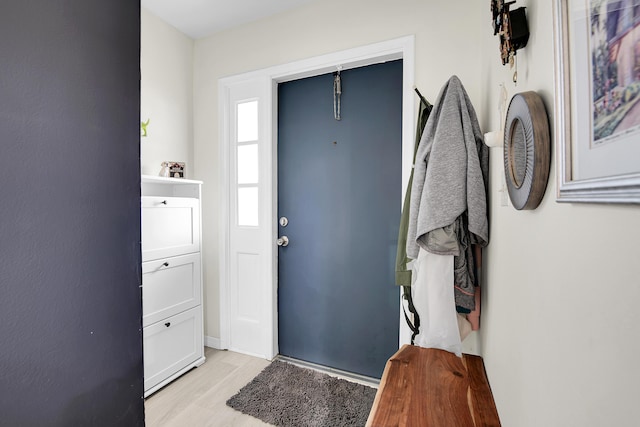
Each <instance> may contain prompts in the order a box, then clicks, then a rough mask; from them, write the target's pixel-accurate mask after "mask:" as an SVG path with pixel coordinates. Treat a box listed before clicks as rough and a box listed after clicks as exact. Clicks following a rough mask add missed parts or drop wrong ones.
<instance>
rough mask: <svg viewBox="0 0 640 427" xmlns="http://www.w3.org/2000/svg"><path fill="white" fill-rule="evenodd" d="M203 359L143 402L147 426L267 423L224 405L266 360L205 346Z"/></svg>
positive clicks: (241, 426)
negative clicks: (204, 358)
mask: <svg viewBox="0 0 640 427" xmlns="http://www.w3.org/2000/svg"><path fill="white" fill-rule="evenodd" d="M205 357H206V359H207V360H206V361H205V363H204V364H203V365H201V366H200V367H198V368H196V369H192V370H191V371H189V372H187V373H186V374H185V375H183V376H182V377H180V378H178V379H177V380H175V381H173V382H172V383H171V384H169V385H167V386H166V387H164V388H163V389H161V390H160V391H158V392H156V393H154V394H153V395H151V396H149V397H148V398H147V399H146V401H145V405H144V406H145V419H146V425H147V427H185V426H189V427H218V426H219V427H236V426H238V427H253V426H269V425H270V424H266V423H264V422H262V421H260V420H258V419H256V418H253V417H251V416H249V415H244V414H242V413H240V412H238V411H236V410H234V409H231V408H229V407H228V406H227V405H226V402H227V399H229V398H230V397H231V396H233V395H234V394H236V393H237V392H238V390H240V389H241V388H242V387H243V386H244V385H246V384H247V383H248V382H249V381H251V380H252V379H253V377H255V376H256V375H258V374H259V373H260V372H261V371H262V370H263V369H264V368H266V367H267V365H268V364H269V361H267V360H264V359H259V358H256V357H251V356H246V355H243V354H238V353H233V352H229V351H219V350H214V349H212V348H208V347H205Z"/></svg>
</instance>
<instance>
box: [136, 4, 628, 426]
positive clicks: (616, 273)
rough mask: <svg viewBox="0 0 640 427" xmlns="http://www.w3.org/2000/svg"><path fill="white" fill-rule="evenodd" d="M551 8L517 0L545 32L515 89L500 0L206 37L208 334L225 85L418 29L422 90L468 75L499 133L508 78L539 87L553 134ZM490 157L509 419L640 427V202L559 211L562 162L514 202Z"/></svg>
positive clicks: (493, 326) (492, 368)
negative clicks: (223, 81)
mask: <svg viewBox="0 0 640 427" xmlns="http://www.w3.org/2000/svg"><path fill="white" fill-rule="evenodd" d="M551 3H552V2H542V1H537V2H535V1H533V0H529V1H522V0H520V1H519V2H518V4H519V5H527V6H528V14H529V24H530V27H531V32H532V33H533V34H532V37H531V39H530V42H529V46H527V48H525V49H524V50H523V51H521V52H520V53H519V54H518V62H519V67H518V74H519V81H518V85H517V86H514V84H513V83H512V82H511V75H512V71H511V70H509V68H508V67H503V66H502V65H501V61H500V57H499V53H498V47H497V43H498V42H497V38H496V37H494V36H493V31H492V27H491V18H490V12H489V2H479V1H476V0H464V1H435V0H433V1H426V0H423V1H418V0H414V1H411V0H394V1H390V0H389V1H371V0H368V1H367V0H351V1H319V2H316V3H314V4H310V5H308V6H306V7H303V8H301V9H298V10H296V11H293V12H289V13H285V14H282V15H279V16H276V17H273V18H269V19H266V20H263V21H259V22H256V23H253V24H250V25H246V26H243V27H240V28H236V29H233V30H229V31H226V32H223V33H220V34H217V35H214V36H212V37H209V38H207V39H203V40H199V41H196V43H195V53H194V64H195V65H194V105H195V107H194V138H195V145H194V162H195V164H194V166H195V176H194V177H195V178H197V179H202V180H204V181H205V185H204V188H203V191H204V196H203V197H204V222H203V232H204V242H205V243H204V247H203V254H204V274H205V300H206V302H205V307H206V325H205V327H206V334H207V335H208V336H209V337H213V338H216V337H218V336H219V319H218V278H217V276H218V261H217V251H218V246H217V245H218V222H219V220H218V210H217V206H218V203H217V200H218V183H219V179H218V126H217V123H218V116H217V114H218V111H217V102H218V100H217V96H218V93H217V81H218V79H219V78H221V77H225V76H229V75H233V74H237V73H243V72H246V71H250V70H255V69H260V68H264V67H268V66H272V65H276V64H282V63H287V62H291V61H294V60H298V59H302V58H307V57H312V56H316V55H320V54H324V53H329V52H334V51H338V50H342V49H346V48H351V47H356V46H361V45H365V44H369V43H373V42H378V41H383V40H387V39H391V38H396V37H399V36H404V35H408V34H415V37H416V70H415V71H416V84H417V86H418V87H419V88H420V90H421V91H422V92H423V94H424V95H426V96H427V97H428V98H429V99H431V100H435V97H436V95H437V93H438V90H439V89H440V87H441V86H442V84H443V83H444V82H445V81H446V80H447V78H448V77H449V76H450V75H452V74H457V75H458V76H459V77H460V78H461V80H462V81H463V83H464V84H465V87H466V88H467V91H468V92H469V95H470V97H471V100H472V102H473V103H474V105H475V107H476V110H477V111H478V114H479V117H480V120H481V125H482V127H483V129H484V130H485V131H489V130H493V129H495V128H497V127H498V125H499V123H500V119H499V117H498V110H497V104H498V84H499V83H500V82H504V83H505V85H506V87H507V89H508V92H509V96H512V95H513V94H514V93H516V92H519V91H525V90H535V91H537V92H538V93H540V94H541V95H542V97H543V99H544V101H545V104H546V106H547V109H548V112H549V114H550V117H551V125H552V126H553V123H554V120H553V113H554V107H553V96H554V87H553V82H554V77H553V33H552V22H553V14H552V10H551ZM143 22H144V21H143ZM553 144H554V145H555V141H553ZM491 154H492V158H491V183H490V187H491V191H490V199H491V201H490V213H491V243H490V246H489V248H488V249H487V251H486V264H485V276H486V283H485V287H484V292H483V314H482V328H481V332H480V333H479V335H477V336H476V339H477V341H478V345H479V348H478V349H477V350H479V352H480V353H481V354H483V356H484V359H485V364H486V368H487V371H488V375H489V379H490V382H491V386H492V389H493V392H494V395H495V399H496V403H497V405H498V410H499V412H500V416H501V419H502V424H503V425H505V426H509V427H540V426H545V427H547V426H562V427H564V426H594V427H595V426H605V425H606V426H609V425H611V426H613V425H615V426H631V425H636V424H637V420H638V419H640V409H639V408H640V405H639V404H638V403H637V402H636V401H637V400H638V398H639V397H640V392H639V391H638V384H640V369H638V367H637V364H636V361H637V360H638V356H637V355H638V354H639V353H640V344H638V340H637V339H635V336H636V335H637V334H636V332H635V328H634V327H635V325H636V323H637V322H635V320H636V318H637V315H636V313H635V309H636V304H637V303H638V302H639V301H640V257H639V254H640V250H639V249H638V247H637V244H638V243H637V242H638V241H640V227H639V226H638V224H639V220H640V208H638V207H629V206H604V205H589V204H586V205H585V204H558V203H556V202H555V186H556V174H555V154H554V156H553V160H552V172H551V176H550V180H549V186H548V189H547V193H546V195H545V198H544V200H543V201H542V204H541V205H540V207H539V208H538V209H537V210H535V211H529V212H519V211H516V210H515V209H513V208H512V207H509V206H507V207H503V206H501V203H500V200H501V197H500V195H501V193H500V192H499V190H500V188H501V183H502V179H503V178H502V150H501V149H500V148H496V149H492V151H491Z"/></svg>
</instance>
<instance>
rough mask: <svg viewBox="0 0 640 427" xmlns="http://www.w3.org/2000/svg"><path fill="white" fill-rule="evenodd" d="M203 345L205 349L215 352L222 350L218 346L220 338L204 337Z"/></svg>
mask: <svg viewBox="0 0 640 427" xmlns="http://www.w3.org/2000/svg"><path fill="white" fill-rule="evenodd" d="M204 345H205V347H209V348H215V349H216V350H224V349H223V348H222V345H221V344H220V338H215V337H208V336H206V335H205V337H204Z"/></svg>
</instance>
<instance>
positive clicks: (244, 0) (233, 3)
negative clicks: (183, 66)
mask: <svg viewBox="0 0 640 427" xmlns="http://www.w3.org/2000/svg"><path fill="white" fill-rule="evenodd" d="M141 1H142V7H144V8H145V9H147V10H148V11H150V12H151V13H153V14H154V15H156V16H157V17H159V18H160V19H162V20H163V21H165V22H167V23H169V24H171V25H172V26H174V27H176V28H177V29H178V30H180V31H181V32H183V33H185V34H186V35H188V36H189V37H191V38H193V39H199V38H202V37H206V36H209V35H211V34H213V33H216V32H218V31H222V30H224V29H227V28H231V27H234V26H237V25H241V24H245V23H247V22H251V21H255V20H258V19H260V18H265V17H267V16H271V15H275V14H278V13H280V12H284V11H286V10H289V9H293V8H295V7H298V6H301V5H304V4H306V3H310V2H312V1H314V0H141Z"/></svg>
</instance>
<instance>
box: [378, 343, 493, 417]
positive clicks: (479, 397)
mask: <svg viewBox="0 0 640 427" xmlns="http://www.w3.org/2000/svg"><path fill="white" fill-rule="evenodd" d="M391 426H398V427H494V426H498V427H499V426H500V419H499V418H498V411H497V410H496V406H495V403H494V401H493V395H492V394H491V388H490V387H489V382H488V380H487V375H486V373H485V370H484V363H483V362H482V358H481V357H479V356H472V355H469V354H464V355H463V357H462V358H459V357H457V356H456V355H455V354H453V353H449V352H447V351H444V350H438V349H435V348H422V347H417V346H412V345H405V346H403V347H402V348H401V349H400V350H398V352H397V353H396V354H394V355H393V356H392V357H391V359H389V361H388V362H387V365H386V366H385V368H384V373H383V374H382V379H381V381H380V387H379V388H378V392H377V393H376V397H375V400H374V402H373V407H372V408H371V412H370V413H369V419H368V420H367V427H391Z"/></svg>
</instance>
